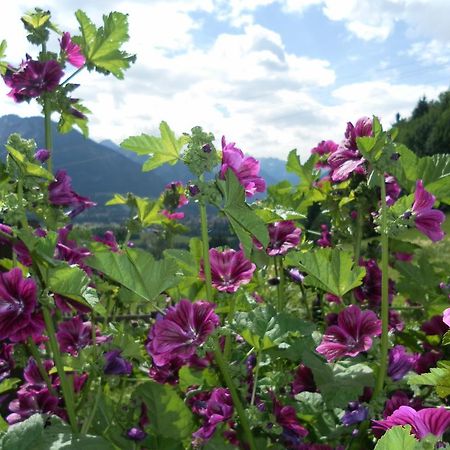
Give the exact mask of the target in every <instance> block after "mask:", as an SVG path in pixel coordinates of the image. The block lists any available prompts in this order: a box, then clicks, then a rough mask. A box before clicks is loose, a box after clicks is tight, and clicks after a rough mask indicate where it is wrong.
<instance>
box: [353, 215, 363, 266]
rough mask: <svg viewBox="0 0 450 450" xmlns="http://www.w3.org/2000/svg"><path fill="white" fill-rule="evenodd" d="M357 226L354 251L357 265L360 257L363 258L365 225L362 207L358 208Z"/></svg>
mask: <svg viewBox="0 0 450 450" xmlns="http://www.w3.org/2000/svg"><path fill="white" fill-rule="evenodd" d="M356 213H357V215H356V224H355V236H354V237H355V241H354V243H353V244H354V246H353V251H354V259H355V264H358V261H359V257H360V256H361V240H362V225H363V220H362V219H363V218H362V211H361V207H359V206H358V208H357V209H356Z"/></svg>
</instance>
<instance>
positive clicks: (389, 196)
mask: <svg viewBox="0 0 450 450" xmlns="http://www.w3.org/2000/svg"><path fill="white" fill-rule="evenodd" d="M384 181H385V184H386V204H387V205H388V206H392V205H393V204H394V203H395V202H396V201H397V199H398V198H399V197H400V193H401V192H402V188H401V187H400V185H399V184H398V183H397V180H396V178H395V177H393V176H392V175H389V174H387V173H386V174H385V175H384Z"/></svg>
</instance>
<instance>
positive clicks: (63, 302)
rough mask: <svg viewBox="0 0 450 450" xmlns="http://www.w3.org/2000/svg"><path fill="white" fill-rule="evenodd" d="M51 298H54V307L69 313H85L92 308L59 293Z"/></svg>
mask: <svg viewBox="0 0 450 450" xmlns="http://www.w3.org/2000/svg"><path fill="white" fill-rule="evenodd" d="M53 298H54V300H55V305H56V307H57V308H58V309H59V310H60V311H61V312H63V313H66V314H70V313H73V312H74V311H75V312H78V313H82V314H86V313H90V312H91V311H92V308H91V307H90V306H88V305H85V304H83V303H81V302H77V301H76V300H74V299H72V298H68V297H64V296H62V295H59V294H54V295H53Z"/></svg>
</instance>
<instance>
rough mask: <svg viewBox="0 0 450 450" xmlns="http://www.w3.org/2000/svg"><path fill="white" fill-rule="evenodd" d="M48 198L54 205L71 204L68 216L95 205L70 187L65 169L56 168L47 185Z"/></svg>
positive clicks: (75, 214)
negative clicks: (53, 176) (50, 181)
mask: <svg viewBox="0 0 450 450" xmlns="http://www.w3.org/2000/svg"><path fill="white" fill-rule="evenodd" d="M48 199H49V201H50V203H51V204H52V205H55V206H71V207H73V210H72V211H71V212H70V213H69V217H71V218H73V217H75V216H77V215H78V214H80V213H81V212H83V211H84V210H85V209H87V208H91V207H92V206H95V205H96V203H94V202H91V201H90V200H89V199H88V198H87V197H82V196H81V195H78V194H77V193H76V192H75V191H74V190H73V189H72V179H71V178H70V177H69V175H67V172H66V171H65V170H58V171H57V172H56V175H55V181H53V182H52V183H50V184H49V186H48Z"/></svg>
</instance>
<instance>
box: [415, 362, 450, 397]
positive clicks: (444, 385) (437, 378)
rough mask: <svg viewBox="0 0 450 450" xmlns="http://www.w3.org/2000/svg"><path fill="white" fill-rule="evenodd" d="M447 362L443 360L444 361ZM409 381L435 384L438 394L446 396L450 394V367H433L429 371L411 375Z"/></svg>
mask: <svg viewBox="0 0 450 450" xmlns="http://www.w3.org/2000/svg"><path fill="white" fill-rule="evenodd" d="M445 362H446V361H443V363H445ZM447 363H448V362H447ZM408 383H409V384H410V385H426V386H434V387H435V389H436V394H437V395H439V397H441V398H445V397H447V396H448V395H450V367H449V366H446V367H432V368H431V369H430V371H429V372H428V373H423V374H421V375H412V376H410V377H409V378H408Z"/></svg>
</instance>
